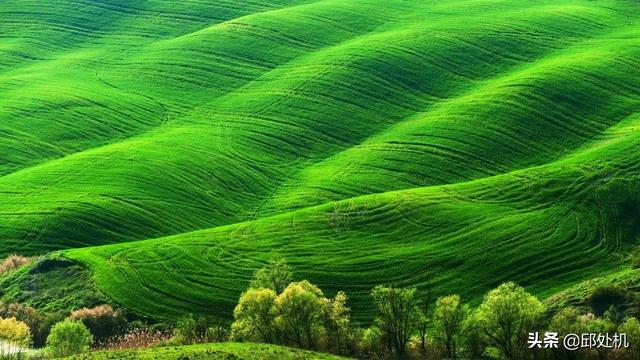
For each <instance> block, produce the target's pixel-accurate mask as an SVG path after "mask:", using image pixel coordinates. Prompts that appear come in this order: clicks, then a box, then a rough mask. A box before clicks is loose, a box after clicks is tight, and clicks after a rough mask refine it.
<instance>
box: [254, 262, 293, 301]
mask: <svg viewBox="0 0 640 360" xmlns="http://www.w3.org/2000/svg"><path fill="white" fill-rule="evenodd" d="M291 281H293V272H292V271H291V267H290V266H289V265H288V264H287V262H286V261H285V260H284V259H277V260H271V261H270V262H269V263H268V264H267V265H266V266H265V267H263V268H262V269H260V270H258V271H256V273H255V274H254V275H253V280H252V281H251V288H254V289H271V290H273V291H275V292H276V294H280V293H282V292H283V291H284V289H285V288H286V287H287V285H289V283H291Z"/></svg>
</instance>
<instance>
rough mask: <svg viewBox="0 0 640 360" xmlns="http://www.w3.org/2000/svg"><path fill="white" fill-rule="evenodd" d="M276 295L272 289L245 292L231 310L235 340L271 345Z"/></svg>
mask: <svg viewBox="0 0 640 360" xmlns="http://www.w3.org/2000/svg"><path fill="white" fill-rule="evenodd" d="M275 301H276V293H275V291H273V290H272V289H249V290H247V291H245V292H244V293H243V294H242V295H241V296H240V300H239V301H238V305H236V308H235V309H234V310H233V316H234V319H235V321H234V323H233V324H232V325H231V328H232V332H233V335H232V337H233V338H234V339H236V340H252V341H262V342H266V343H273V342H274V340H275V336H274V329H273V327H274V322H273V321H274V317H275V308H274V306H275Z"/></svg>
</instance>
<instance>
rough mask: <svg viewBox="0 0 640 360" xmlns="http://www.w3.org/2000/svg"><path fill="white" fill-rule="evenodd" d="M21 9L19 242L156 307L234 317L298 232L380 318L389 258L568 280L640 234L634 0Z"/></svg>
mask: <svg viewBox="0 0 640 360" xmlns="http://www.w3.org/2000/svg"><path fill="white" fill-rule="evenodd" d="M16 9H20V10H19V11H18V10H16ZM0 18H1V19H3V20H4V21H2V22H0V34H2V35H0V91H1V92H2V94H3V96H2V97H1V98H0V132H1V133H2V134H4V135H5V136H2V137H1V138H0V241H1V244H2V246H0V253H1V254H4V255H7V254H10V253H20V254H24V255H31V254H44V253H47V252H49V251H52V250H61V251H62V252H61V254H62V256H65V257H68V258H70V259H74V260H77V261H80V263H82V264H84V265H86V266H87V269H88V270H89V271H90V272H91V274H92V277H93V279H92V280H93V281H94V282H95V285H96V287H97V289H98V290H99V291H100V292H101V293H103V294H104V295H106V296H107V297H108V298H109V299H110V300H111V301H113V302H115V303H117V304H119V305H121V306H124V307H126V308H128V309H130V310H133V311H135V312H137V313H139V314H142V315H146V316H149V317H154V318H163V319H174V318H176V317H178V316H180V315H182V314H184V313H186V312H193V313H198V314H208V315H210V316H215V317H228V316H230V313H231V309H232V306H233V304H234V303H235V301H236V300H237V297H238V295H239V293H240V292H241V291H242V289H243V288H245V287H246V285H247V283H248V279H249V277H250V276H251V274H252V272H253V271H254V270H255V269H257V268H259V267H260V266H262V265H263V264H264V263H265V262H266V261H267V260H269V259H271V258H274V257H276V256H283V257H285V258H286V259H287V260H288V261H289V262H290V263H291V264H292V265H293V266H294V269H295V273H296V276H297V277H299V278H308V279H310V280H312V281H314V282H315V283H317V284H318V285H319V286H320V287H322V288H323V289H326V290H327V292H329V293H333V292H335V291H337V290H346V291H347V292H348V293H349V295H350V296H351V298H352V306H353V308H354V311H355V313H356V315H357V316H358V317H359V318H361V319H363V320H368V319H366V316H365V314H366V313H368V311H369V307H370V302H369V299H368V295H367V294H368V292H369V290H370V288H371V287H372V286H374V285H376V284H380V283H387V282H394V283H397V284H401V285H414V286H420V285H424V283H425V282H426V280H427V279H428V278H429V277H434V279H435V285H436V290H437V291H438V293H441V294H445V293H450V292H456V293H460V294H462V295H463V296H465V298H466V299H467V300H469V301H471V302H474V301H477V300H478V296H480V295H481V294H482V293H484V292H485V291H486V290H487V289H489V288H491V287H493V286H495V285H496V284H499V283H500V282H503V281H506V280H515V281H517V282H519V283H521V284H523V285H525V286H527V287H528V288H529V289H531V290H532V291H534V292H535V293H537V294H539V295H542V296H548V295H551V294H554V293H556V292H558V291H561V290H564V289H567V288H569V287H571V286H573V285H576V284H579V283H580V282H582V281H585V280H588V279H590V278H593V277H596V276H602V275H607V274H612V273H615V272H617V271H622V270H623V269H624V267H625V265H624V264H623V263H621V261H620V259H621V258H622V257H623V256H624V253H625V252H626V251H628V250H629V249H630V248H631V247H632V246H634V245H637V243H638V240H640V238H639V236H640V220H639V218H638V215H637V214H638V212H639V211H640V132H638V130H639V129H640V113H639V111H640V66H639V65H640V37H639V36H638V35H639V32H640V5H639V4H638V3H637V2H634V1H623V0H620V1H618V0H608V1H597V2H594V1H587V0H545V1H527V0H517V1H500V0H472V1H455V0H446V1H401V0H385V1H364V0H356V1H348V2H347V1H337V0H336V1H333V0H321V1H286V0H280V1H258V0H255V1H248V2H236V1H216V2H205V1H200V0H188V1H183V2H180V3H175V2H170V1H165V0H153V1H142V0H140V1H126V2H125V1H117V0H110V1H101V2H98V1H88V0H78V1H66V0H64V1H55V2H54V1H44V2H43V1H38V2H36V1H30V0H11V1H6V2H3V3H1V4H0ZM4 284H5V285H3V287H5V292H6V290H7V287H8V286H9V285H7V284H10V287H11V288H10V289H9V290H10V291H9V292H11V293H15V292H16V288H15V284H16V282H15V281H13V282H12V281H11V279H10V280H9V281H5V282H4Z"/></svg>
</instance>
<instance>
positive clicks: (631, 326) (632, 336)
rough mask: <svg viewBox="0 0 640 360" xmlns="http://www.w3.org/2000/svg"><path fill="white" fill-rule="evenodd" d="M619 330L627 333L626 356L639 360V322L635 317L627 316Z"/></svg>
mask: <svg viewBox="0 0 640 360" xmlns="http://www.w3.org/2000/svg"><path fill="white" fill-rule="evenodd" d="M619 332H620V333H621V334H626V335H627V340H628V342H629V348H628V349H627V353H628V355H629V356H628V358H629V359H630V360H640V322H639V321H638V319H636V318H633V317H631V318H628V319H627V321H625V322H624V323H623V324H622V326H620V330H619Z"/></svg>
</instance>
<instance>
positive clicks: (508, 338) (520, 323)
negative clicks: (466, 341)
mask: <svg viewBox="0 0 640 360" xmlns="http://www.w3.org/2000/svg"><path fill="white" fill-rule="evenodd" d="M544 311H545V307H544V306H543V305H542V303H541V302H540V301H539V300H538V299H537V298H536V297H534V296H532V295H530V294H529V293H527V292H526V291H525V290H524V289H523V288H521V287H520V286H518V285H516V284H515V283H513V282H509V283H505V284H502V285H500V286H499V287H498V288H496V289H494V290H491V291H490V292H489V293H488V294H487V295H486V296H485V298H484V302H483V303H482V304H481V305H480V306H479V307H478V309H477V310H476V313H475V314H474V319H475V321H476V322H477V324H478V326H479V327H480V328H481V329H482V332H483V334H484V335H485V336H486V338H487V341H488V343H489V345H491V346H494V347H496V348H497V349H499V350H500V351H501V352H502V354H503V355H504V357H506V358H507V359H509V360H517V359H522V358H524V356H525V354H526V350H527V335H528V332H529V331H532V330H534V329H535V327H536V325H538V324H539V322H540V320H541V318H542V316H543V314H544Z"/></svg>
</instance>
